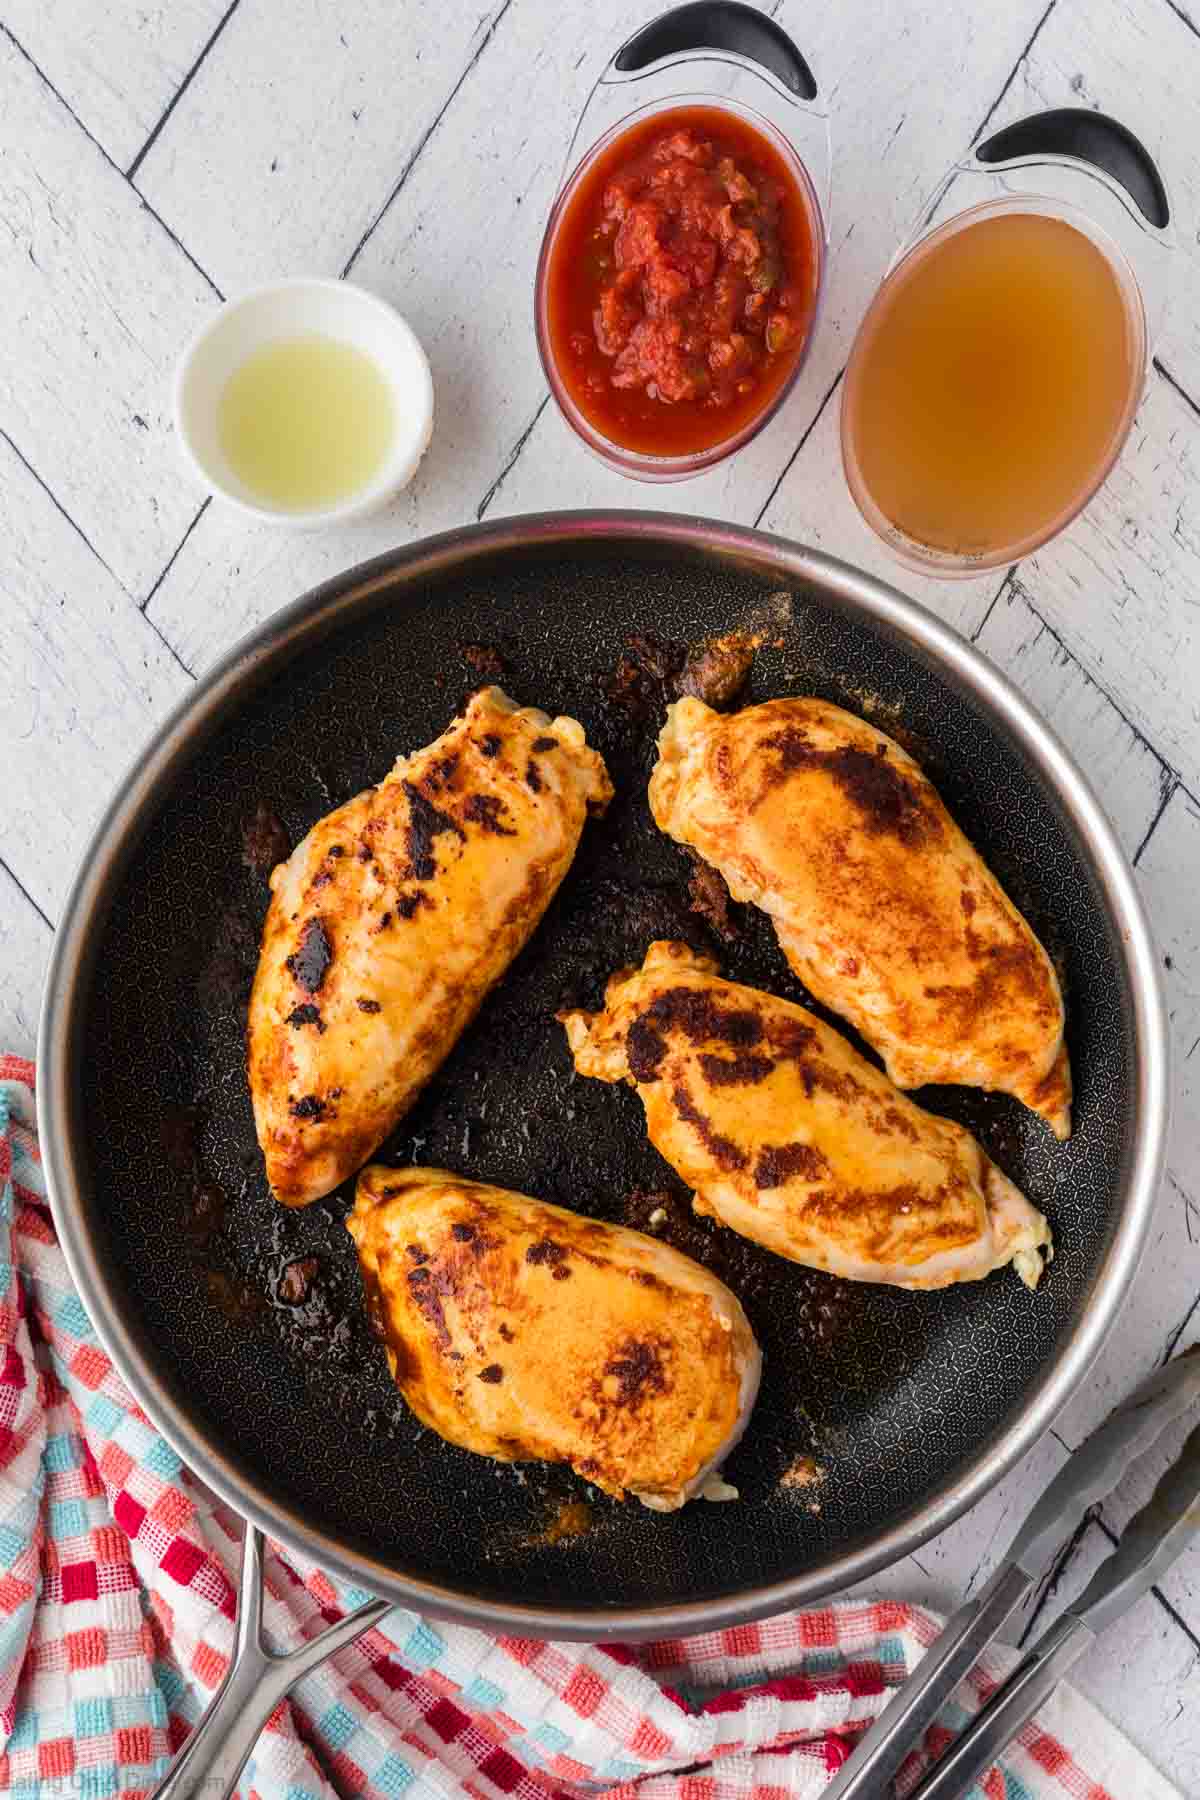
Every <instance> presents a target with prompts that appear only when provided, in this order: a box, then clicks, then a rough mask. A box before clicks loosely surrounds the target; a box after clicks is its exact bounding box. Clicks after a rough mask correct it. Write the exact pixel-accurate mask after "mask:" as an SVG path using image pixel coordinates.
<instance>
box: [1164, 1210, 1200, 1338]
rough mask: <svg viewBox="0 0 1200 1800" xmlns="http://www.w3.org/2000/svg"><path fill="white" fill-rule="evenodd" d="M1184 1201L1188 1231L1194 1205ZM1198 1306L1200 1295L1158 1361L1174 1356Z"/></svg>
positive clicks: (1189, 1308) (1175, 1330) (1199, 1304)
mask: <svg viewBox="0 0 1200 1800" xmlns="http://www.w3.org/2000/svg"><path fill="white" fill-rule="evenodd" d="M1172 1185H1173V1186H1176V1187H1178V1183H1177V1182H1176V1183H1173V1184H1172ZM1179 1191H1180V1193H1183V1189H1182V1188H1180V1189H1179ZM1184 1199H1185V1201H1186V1202H1187V1213H1186V1216H1187V1219H1188V1228H1189V1230H1190V1228H1191V1208H1192V1206H1193V1205H1194V1204H1195V1203H1194V1202H1193V1201H1191V1200H1190V1199H1189V1196H1188V1195H1186V1194H1184ZM1198 1306H1200V1294H1197V1295H1196V1298H1195V1299H1194V1300H1193V1301H1192V1304H1191V1305H1190V1306H1189V1307H1188V1309H1187V1311H1186V1312H1185V1313H1184V1315H1183V1317H1182V1319H1180V1321H1179V1323H1178V1325H1177V1326H1176V1327H1175V1329H1174V1331H1173V1332H1172V1333H1171V1335H1170V1337H1169V1338H1168V1339H1167V1344H1166V1349H1165V1350H1164V1351H1163V1353H1162V1357H1161V1359H1160V1360H1161V1362H1163V1363H1169V1362H1170V1360H1171V1358H1172V1356H1174V1354H1175V1348H1176V1346H1177V1344H1178V1343H1179V1340H1180V1338H1181V1337H1182V1336H1183V1334H1184V1332H1185V1331H1186V1330H1187V1328H1188V1326H1189V1325H1190V1324H1191V1322H1192V1320H1193V1319H1194V1318H1195V1316H1196V1308H1197V1307H1198Z"/></svg>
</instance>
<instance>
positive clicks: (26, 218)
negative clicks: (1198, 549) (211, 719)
mask: <svg viewBox="0 0 1200 1800" xmlns="http://www.w3.org/2000/svg"><path fill="white" fill-rule="evenodd" d="M0 92H3V95H4V107H3V113H2V114H0V144H2V145H3V151H4V156H3V164H2V165H0V166H2V169H3V174H2V176H0V243H2V244H3V245H4V277H3V279H2V280H0V335H2V336H3V339H4V341H5V343H6V344H8V345H10V346H16V345H19V346H20V353H19V354H17V355H7V356H6V357H5V358H4V360H3V365H2V367H0V423H2V424H3V427H4V430H5V431H6V432H7V434H8V435H9V436H10V437H11V439H12V440H13V442H14V443H16V445H17V446H18V448H19V449H20V451H21V453H22V455H23V456H25V457H26V458H27V459H28V461H29V462H30V463H31V464H32V465H33V467H34V468H35V469H37V470H38V472H39V474H42V475H43V479H44V480H46V481H48V482H49V483H50V484H51V485H52V488H53V492H54V494H55V497H56V499H57V500H58V502H59V504H60V505H61V506H62V507H63V508H64V510H65V511H66V512H68V513H69V514H70V516H71V518H73V519H74V520H75V522H76V523H77V525H78V526H79V528H80V530H81V531H82V532H83V533H84V534H85V536H86V537H87V539H88V541H89V542H90V543H91V544H92V545H94V547H95V550H96V554H97V556H98V557H100V558H101V560H102V561H103V563H104V564H105V565H106V566H107V568H108V569H109V570H111V572H112V574H113V576H114V577H115V578H116V580H117V581H119V582H120V583H121V585H122V586H123V587H124V588H125V589H126V590H127V591H128V592H129V593H130V594H133V595H135V596H136V597H138V598H140V597H142V596H143V595H144V594H146V593H147V592H148V591H149V589H150V587H151V585H152V584H153V581H154V578H155V577H156V575H157V574H158V572H159V570H160V569H161V568H162V566H163V563H164V562H165V561H166V559H167V557H168V556H169V555H170V553H171V551H172V550H173V549H174V547H175V545H176V544H177V543H178V541H179V539H180V537H181V536H182V535H183V532H184V529H185V528H186V526H187V524H188V521H189V520H190V519H191V518H192V517H193V515H194V513H195V510H196V506H197V504H198V499H197V497H196V496H195V495H194V493H193V491H192V489H191V487H190V486H189V484H188V481H187V479H186V477H185V475H184V471H183V467H182V465H181V463H180V461H179V457H178V453H177V451H176V449H175V445H174V443H173V442H172V436H171V377H172V373H173V370H174V367H175V362H176V360H177V358H178V356H179V354H180V352H181V351H182V349H183V347H184V345H185V344H186V342H187V340H188V338H189V337H190V336H191V334H192V332H193V331H194V330H195V329H196V327H197V326H198V325H199V323H200V321H201V320H202V319H203V318H204V317H205V316H206V314H207V313H208V311H209V309H210V307H211V305H212V304H213V296H212V293H211V291H210V290H209V289H208V287H207V286H206V284H205V283H204V281H203V280H202V279H201V277H200V276H199V275H198V274H197V273H196V271H195V269H194V268H192V266H191V264H190V263H189V262H188V260H187V258H186V256H184V255H183V253H182V252H181V251H180V250H179V249H178V247H177V246H176V245H175V244H173V243H172V242H171V240H170V238H169V237H168V236H167V234H166V232H165V231H164V230H163V228H162V226H161V225H160V224H159V223H158V222H157V221H156V220H155V219H154V218H152V217H151V215H150V214H149V213H148V212H147V211H146V210H145V208H144V207H143V206H142V205H141V203H140V201H139V200H138V197H137V195H136V194H135V193H134V191H133V189H132V188H131V187H130V186H129V184H128V183H127V182H126V181H125V180H123V178H122V177H121V175H120V174H119V173H118V172H117V170H115V169H114V168H113V167H112V165H111V164H110V163H108V162H107V161H106V160H105V158H104V157H103V156H102V155H101V153H100V152H99V150H97V149H96V147H95V145H93V144H92V143H90V142H89V141H88V139H87V138H86V137H85V135H84V133H83V132H82V130H81V129H80V128H79V126H78V125H77V124H76V122H75V121H74V120H73V119H72V117H71V115H70V113H69V112H68V111H67V109H66V108H65V107H64V106H63V105H62V103H61V102H60V101H59V100H57V99H56V98H55V96H54V95H53V94H52V93H51V92H50V89H49V88H48V87H47V86H46V85H45V83H44V82H43V81H42V80H41V78H40V77H39V75H38V74H37V72H36V71H35V70H34V69H33V67H32V66H31V65H30V63H29V62H28V61H27V60H26V58H25V57H24V56H23V55H22V54H21V52H20V51H19V50H17V49H16V48H15V47H14V45H13V44H12V43H11V42H10V41H9V40H8V39H7V38H4V37H0ZM80 673H81V674H82V670H81V671H80Z"/></svg>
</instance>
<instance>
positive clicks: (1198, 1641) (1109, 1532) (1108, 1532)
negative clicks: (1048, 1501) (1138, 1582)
mask: <svg viewBox="0 0 1200 1800" xmlns="http://www.w3.org/2000/svg"><path fill="white" fill-rule="evenodd" d="M1096 1524H1097V1526H1098V1527H1099V1529H1100V1530H1101V1531H1102V1532H1103V1533H1104V1536H1105V1537H1106V1538H1107V1539H1108V1541H1109V1543H1110V1544H1111V1545H1112V1547H1113V1549H1114V1550H1115V1549H1116V1547H1117V1545H1118V1544H1119V1543H1120V1541H1121V1540H1120V1538H1119V1536H1118V1535H1117V1533H1116V1532H1115V1531H1114V1530H1113V1529H1112V1527H1111V1526H1110V1525H1109V1524H1108V1522H1107V1521H1106V1519H1105V1517H1104V1513H1103V1510H1101V1511H1100V1512H1099V1514H1098V1516H1097V1518H1096ZM1150 1592H1151V1593H1152V1594H1153V1596H1154V1598H1155V1599H1156V1600H1157V1601H1158V1604H1159V1605H1160V1606H1161V1607H1162V1609H1163V1611H1164V1612H1165V1613H1166V1615H1167V1617H1168V1618H1169V1619H1170V1620H1171V1622H1172V1624H1174V1625H1176V1626H1177V1627H1178V1629H1179V1630H1180V1631H1182V1633H1183V1635H1184V1637H1185V1638H1186V1639H1187V1641H1188V1643H1189V1644H1190V1645H1191V1646H1192V1648H1193V1649H1194V1650H1196V1651H1198V1652H1200V1637H1197V1636H1196V1633H1195V1632H1194V1631H1193V1630H1192V1628H1191V1626H1190V1625H1189V1624H1188V1622H1187V1620H1186V1619H1185V1618H1183V1616H1182V1615H1181V1614H1180V1613H1179V1612H1177V1611H1176V1609H1175V1607H1173V1606H1172V1605H1171V1602H1170V1601H1169V1600H1168V1599H1167V1596H1166V1595H1165V1594H1164V1593H1163V1591H1162V1589H1161V1588H1160V1587H1158V1586H1155V1587H1152V1588H1151V1589H1150Z"/></svg>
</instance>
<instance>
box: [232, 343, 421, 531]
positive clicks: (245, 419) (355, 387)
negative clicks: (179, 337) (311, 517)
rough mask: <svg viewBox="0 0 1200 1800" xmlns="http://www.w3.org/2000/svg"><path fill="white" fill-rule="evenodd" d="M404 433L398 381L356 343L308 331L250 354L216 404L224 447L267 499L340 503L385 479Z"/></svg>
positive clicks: (251, 487) (278, 504)
mask: <svg viewBox="0 0 1200 1800" xmlns="http://www.w3.org/2000/svg"><path fill="white" fill-rule="evenodd" d="M395 432H396V408H395V402H394V400H393V397H392V390H391V385H390V383H389V382H388V380H387V377H386V376H385V375H384V373H383V371H382V370H381V369H380V368H379V366H378V365H377V363H376V362H375V361H374V360H373V358H371V357H370V356H368V355H367V353H366V352H365V351H363V350H360V349H358V348H357V347H356V346H355V345H354V344H349V343H346V342H345V341H343V340H341V339H338V338H334V337H329V336H327V335H326V334H325V333H324V332H318V331H307V332H303V333H301V334H299V335H297V336H294V337H286V338H279V339H276V340H274V341H273V342H268V343H265V344H263V345H261V346H260V347H259V348H258V349H257V350H253V351H251V353H250V354H249V355H248V356H247V357H246V359H245V361H244V362H242V363H241V364H239V366H238V367H237V368H236V369H234V371H233V373H232V374H231V375H230V376H229V379H228V380H227V381H226V383H225V386H224V389H223V390H222V393H221V397H220V400H219V402H218V409H217V435H218V440H219V443H220V447H221V450H222V453H223V454H224V456H225V458H226V460H227V462H228V464H229V467H230V469H231V470H232V471H233V473H234V475H236V477H237V479H238V480H239V481H240V482H241V483H242V484H243V486H244V487H245V488H246V489H247V490H248V492H249V493H250V494H252V495H253V496H254V497H255V498H256V499H257V500H258V501H259V502H260V503H261V504H262V505H264V506H269V507H273V508H275V509H277V510H279V511H284V512H296V513H307V512H317V511H320V510H322V509H324V508H326V507H333V506H338V505H340V504H341V503H342V502H344V501H346V500H349V499H350V498H351V497H352V496H353V495H355V494H358V493H361V492H363V491H364V490H365V489H367V488H369V487H370V486H371V485H372V484H373V483H374V482H375V481H376V480H377V479H378V477H379V475H380V473H381V471H382V469H383V467H384V464H385V462H386V461H387V458H388V454H389V452H390V450H391V448H392V444H393V441H394V438H395Z"/></svg>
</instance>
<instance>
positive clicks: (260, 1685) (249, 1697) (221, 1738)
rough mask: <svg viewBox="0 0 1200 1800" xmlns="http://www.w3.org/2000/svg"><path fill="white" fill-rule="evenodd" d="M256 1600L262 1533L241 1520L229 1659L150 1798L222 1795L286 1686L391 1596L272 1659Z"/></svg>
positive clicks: (357, 1633)
mask: <svg viewBox="0 0 1200 1800" xmlns="http://www.w3.org/2000/svg"><path fill="white" fill-rule="evenodd" d="M262 1602H263V1540H262V1533H261V1532H260V1531H258V1530H257V1529H256V1528H255V1527H254V1526H253V1525H247V1526H246V1537H245V1541H244V1542H243V1545H242V1586H241V1593H240V1594H239V1596H238V1617H237V1642H236V1645H235V1647H234V1654H233V1661H232V1662H231V1663H230V1665H229V1671H228V1673H227V1674H226V1676H225V1679H224V1681H223V1682H222V1683H221V1685H220V1687H219V1688H218V1689H217V1691H216V1694H215V1695H214V1697H213V1700H212V1702H211V1704H210V1706H209V1709H208V1711H207V1712H206V1713H205V1715H204V1717H203V1718H202V1719H201V1721H200V1723H199V1724H198V1725H197V1727H196V1729H195V1730H194V1731H193V1733H192V1735H191V1737H190V1738H189V1739H188V1741H187V1743H186V1744H185V1745H184V1747H183V1749H182V1750H181V1751H180V1752H179V1755H178V1756H177V1757H176V1758H175V1761H174V1762H173V1763H172V1765H171V1767H170V1768H169V1769H168V1770H167V1773H166V1774H165V1775H164V1776H163V1779H162V1780H161V1781H160V1782H159V1784H158V1786H157V1787H156V1788H155V1789H154V1791H153V1793H152V1794H151V1796H150V1800H201V1797H203V1800H228V1796H229V1795H230V1794H232V1792H233V1790H234V1788H235V1787H236V1786H237V1783H238V1777H239V1776H240V1775H241V1772H242V1770H243V1769H244V1768H245V1766H246V1764H247V1762H249V1760H250V1753H251V1751H252V1750H253V1749H254V1746H255V1744H256V1743H257V1742H258V1738H259V1734H260V1733H261V1731H262V1729H263V1727H264V1725H265V1724H266V1722H267V1720H268V1719H269V1718H270V1716H271V1714H272V1713H273V1712H274V1711H275V1708H276V1707H277V1706H278V1705H279V1702H280V1701H281V1700H282V1699H283V1698H284V1697H285V1695H286V1694H287V1692H288V1690H289V1689H290V1688H291V1687H292V1686H293V1685H294V1683H295V1682H297V1681H299V1679H300V1677H301V1676H302V1675H307V1674H308V1672H309V1670H310V1669H315V1668H316V1667H317V1665H318V1664H319V1663H323V1662H324V1661H325V1658H326V1657H327V1656H332V1655H333V1654H334V1652H335V1651H336V1650H341V1649H344V1648H345V1646H346V1645H347V1644H352V1643H353V1642H354V1640H355V1638H358V1637H361V1636H362V1634H363V1632H364V1631H366V1630H367V1628H368V1626H370V1625H374V1624H376V1623H377V1621H378V1620H379V1619H381V1618H382V1617H383V1615H384V1614H385V1613H386V1612H388V1611H390V1608H391V1602H390V1601H387V1600H368V1601H367V1603H366V1605H365V1606H360V1607H359V1609H358V1611H357V1612H353V1613H349V1614H348V1615H347V1616H346V1618H344V1619H339V1620H338V1622H337V1624H336V1625H331V1626H330V1627H329V1629H328V1630H327V1631H323V1632H321V1634H320V1636H319V1637H315V1638H312V1639H311V1640H310V1641H309V1642H308V1643H306V1644H302V1645H301V1646H300V1648H299V1649H298V1650H293V1651H291V1652H289V1654H288V1655H287V1656H274V1655H272V1653H271V1652H270V1651H269V1650H267V1649H265V1648H264V1646H263V1641H262Z"/></svg>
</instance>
